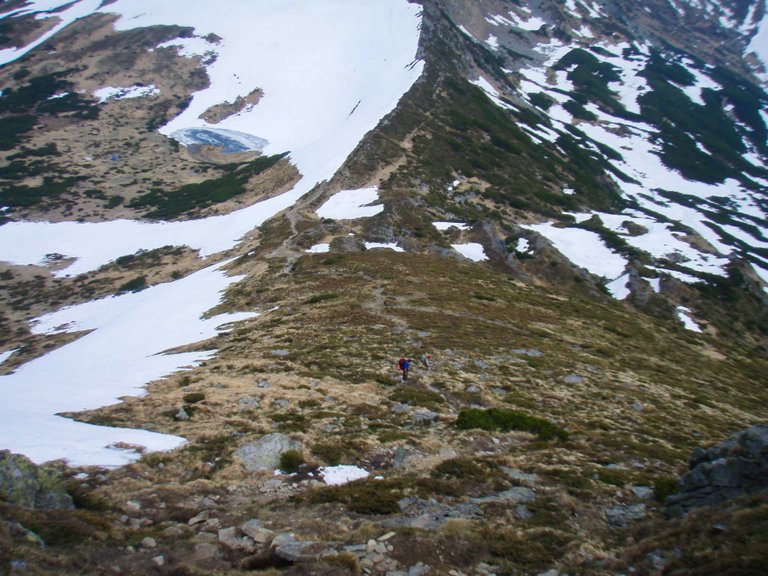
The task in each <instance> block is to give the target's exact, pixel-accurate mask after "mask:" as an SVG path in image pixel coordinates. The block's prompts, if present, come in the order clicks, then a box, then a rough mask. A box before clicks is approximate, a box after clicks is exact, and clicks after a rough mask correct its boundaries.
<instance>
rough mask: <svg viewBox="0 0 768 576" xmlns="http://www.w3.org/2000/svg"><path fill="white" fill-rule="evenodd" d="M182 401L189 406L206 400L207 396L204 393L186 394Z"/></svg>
mask: <svg viewBox="0 0 768 576" xmlns="http://www.w3.org/2000/svg"><path fill="white" fill-rule="evenodd" d="M182 400H184V402H186V403H187V404H195V403H196V402H200V401H201V400H205V394H203V393H202V392H190V393H189V394H184V396H182Z"/></svg>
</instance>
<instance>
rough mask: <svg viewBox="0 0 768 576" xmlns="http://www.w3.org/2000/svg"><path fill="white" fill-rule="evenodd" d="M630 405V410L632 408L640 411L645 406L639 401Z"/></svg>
mask: <svg viewBox="0 0 768 576" xmlns="http://www.w3.org/2000/svg"><path fill="white" fill-rule="evenodd" d="M630 407H631V408H632V410H634V411H635V412H642V411H643V410H645V406H643V405H642V404H640V402H632V404H631V406H630Z"/></svg>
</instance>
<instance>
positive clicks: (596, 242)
mask: <svg viewBox="0 0 768 576" xmlns="http://www.w3.org/2000/svg"><path fill="white" fill-rule="evenodd" d="M523 228H527V229H528V230H533V231H534V232H538V233H539V234H541V235H542V236H544V237H545V238H547V239H548V240H549V241H550V242H552V244H554V246H555V248H556V249H557V250H558V252H560V253H561V254H562V255H563V256H565V257H566V258H568V260H570V261H571V262H573V263H574V264H576V266H581V267H582V268H586V269H587V270H588V271H589V272H590V273H592V274H595V275H596V276H603V277H605V278H607V279H608V280H614V279H615V278H617V277H619V276H621V275H622V274H623V273H624V268H625V267H626V265H627V261H626V260H625V259H624V258H623V257H622V256H621V255H619V254H616V253H615V252H613V251H612V250H609V249H608V248H607V247H606V245H605V244H603V241H602V240H601V239H600V237H599V236H598V235H597V234H595V233H594V232H590V231H588V230H582V229H580V228H558V227H557V226H554V225H553V224H552V223H551V222H548V223H543V224H532V225H526V226H523Z"/></svg>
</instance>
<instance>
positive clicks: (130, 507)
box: [125, 500, 141, 513]
mask: <svg viewBox="0 0 768 576" xmlns="http://www.w3.org/2000/svg"><path fill="white" fill-rule="evenodd" d="M125 509H126V510H127V511H128V512H132V513H136V512H139V511H141V502H136V500H128V502H126V503H125Z"/></svg>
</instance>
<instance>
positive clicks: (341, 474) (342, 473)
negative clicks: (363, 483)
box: [317, 464, 370, 486]
mask: <svg viewBox="0 0 768 576" xmlns="http://www.w3.org/2000/svg"><path fill="white" fill-rule="evenodd" d="M317 471H318V473H319V474H320V476H321V477H322V479H323V481H324V482H325V483H326V484H328V485H329V486H339V485H341V484H346V483H347V482H352V481H353V480H360V479H362V478H367V477H368V475H369V474H370V472H368V471H367V470H363V469H362V468H359V467H358V466H348V465H344V464H342V465H339V466H323V467H321V468H319V469H318V470H317Z"/></svg>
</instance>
